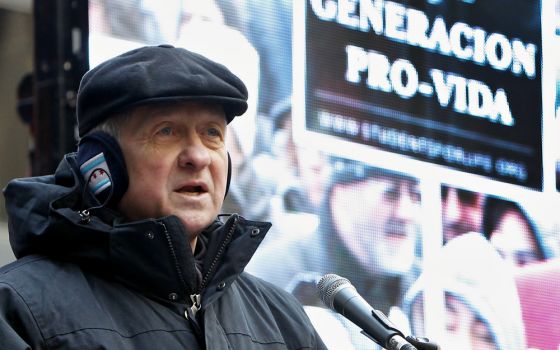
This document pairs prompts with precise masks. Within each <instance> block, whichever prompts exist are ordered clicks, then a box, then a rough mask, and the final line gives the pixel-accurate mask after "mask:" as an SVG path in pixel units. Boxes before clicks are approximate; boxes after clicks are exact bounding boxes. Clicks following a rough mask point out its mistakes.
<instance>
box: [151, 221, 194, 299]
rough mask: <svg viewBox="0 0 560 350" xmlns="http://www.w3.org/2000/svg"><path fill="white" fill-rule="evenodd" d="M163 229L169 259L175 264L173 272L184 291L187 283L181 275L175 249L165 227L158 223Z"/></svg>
mask: <svg viewBox="0 0 560 350" xmlns="http://www.w3.org/2000/svg"><path fill="white" fill-rule="evenodd" d="M158 223H159V224H160V225H161V226H162V227H163V233H164V234H165V239H166V240H167V246H168V247H169V252H170V253H171V257H172V258H173V262H174V263H175V271H176V272H177V275H178V277H179V280H180V281H181V283H182V284H183V287H184V288H185V289H186V286H187V282H186V281H185V278H184V277H183V274H182V273H181V265H180V264H179V259H177V253H175V249H174V248H173V242H172V241H171V235H170V234H169V232H168V231H167V226H165V224H164V223H163V222H158Z"/></svg>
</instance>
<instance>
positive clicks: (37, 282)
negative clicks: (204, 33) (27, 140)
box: [0, 45, 324, 350]
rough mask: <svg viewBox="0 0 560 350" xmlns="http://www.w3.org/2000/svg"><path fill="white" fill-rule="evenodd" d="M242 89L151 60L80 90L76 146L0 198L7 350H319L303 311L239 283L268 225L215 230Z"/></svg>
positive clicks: (179, 61)
mask: <svg viewBox="0 0 560 350" xmlns="http://www.w3.org/2000/svg"><path fill="white" fill-rule="evenodd" d="M246 101H247V90H246V88H245V86H244V84H243V83H242V82H241V81H240V80H239V79H238V78H237V77H236V76H235V75H233V74H232V73H231V72H229V71H228V70H227V69H226V68H225V67H223V66H221V65H219V64H216V63H214V62H213V61H210V60H208V59H207V58H205V57H203V56H201V55H198V54H194V53H192V52H189V51H187V50H184V49H180V48H174V47H171V46H166V45H162V46H153V47H144V48H140V49H136V50H133V51H130V52H127V53H125V54H123V55H120V56H118V57H115V58H113V59H110V60H108V61H106V62H104V63H102V64H100V65H98V66H97V67H95V68H94V69H92V70H91V71H89V72H88V73H86V75H85V76H84V77H83V79H82V82H81V84H80V90H79V92H78V108H77V118H78V126H79V134H80V144H79V148H78V152H77V153H76V154H69V155H66V156H65V158H64V160H62V162H61V163H60V166H59V167H58V169H57V171H56V173H55V174H54V175H52V176H44V177H38V178H31V179H18V180H14V181H12V182H11V183H10V184H8V186H7V187H6V189H5V190H4V195H5V197H6V206H7V209H8V213H9V224H10V241H11V244H12V248H13V250H14V253H15V255H16V257H17V258H18V260H17V261H15V262H14V263H12V264H10V265H7V266H5V267H3V268H2V269H1V270H0V348H2V349H14V350H16V349H203V348H206V349H243V350H246V349H322V348H324V345H323V343H322V341H321V339H320V338H319V336H318V335H317V333H316V332H315V330H314V328H313V327H312V325H311V324H310V322H309V319H308V318H307V316H306V315H305V312H304V311H303V309H302V308H301V306H300V305H299V304H298V303H297V301H296V300H295V299H294V298H293V297H292V296H290V295H289V294H287V293H286V292H283V291H281V290H279V289H278V288H276V287H274V286H272V285H270V284H268V283H266V282H264V281H262V280H260V279H257V278H255V277H253V276H251V275H249V274H247V273H244V272H243V269H244V268H245V265H246V264H247V263H248V261H249V259H250V258H251V256H252V254H253V253H254V251H255V250H256V249H257V246H258V245H259V243H260V242H261V241H262V239H263V238H264V235H265V233H266V231H267V230H268V229H269V227H270V224H269V223H261V222H255V221H249V220H246V219H245V218H243V217H240V216H238V215H235V214H234V215H231V216H227V217H222V218H218V213H219V211H220V207H221V205H222V202H223V199H224V197H225V195H226V193H227V189H228V186H229V168H230V165H229V164H230V162H229V156H228V153H227V151H226V148H225V138H226V130H227V124H228V123H229V122H230V121H231V120H232V119H233V118H234V117H235V116H238V115H241V114H243V113H244V112H245V110H246V109H247V102H246Z"/></svg>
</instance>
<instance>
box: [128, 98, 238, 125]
mask: <svg viewBox="0 0 560 350" xmlns="http://www.w3.org/2000/svg"><path fill="white" fill-rule="evenodd" d="M130 112H131V114H133V115H139V116H141V117H144V118H150V117H157V116H161V115H171V114H174V113H177V112H181V113H184V114H185V117H188V116H189V114H192V113H197V112H209V113H211V114H216V115H219V116H222V117H223V119H224V122H226V123H227V120H226V115H225V112H224V108H223V107H222V106H221V105H219V104H216V103H208V102H198V101H177V102H167V103H154V104H146V105H141V106H138V107H135V108H133V109H132V110H131V111H130Z"/></svg>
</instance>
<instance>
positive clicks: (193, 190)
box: [177, 186, 206, 196]
mask: <svg viewBox="0 0 560 350" xmlns="http://www.w3.org/2000/svg"><path fill="white" fill-rule="evenodd" d="M177 192H179V193H183V194H188V195H193V196H195V195H199V194H202V193H205V192H206V190H205V189H204V188H203V187H202V186H184V187H181V188H179V189H178V190H177Z"/></svg>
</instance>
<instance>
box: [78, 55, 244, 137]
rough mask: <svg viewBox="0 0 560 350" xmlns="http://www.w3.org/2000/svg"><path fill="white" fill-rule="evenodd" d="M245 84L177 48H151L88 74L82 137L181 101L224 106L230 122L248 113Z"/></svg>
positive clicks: (81, 93)
mask: <svg viewBox="0 0 560 350" xmlns="http://www.w3.org/2000/svg"><path fill="white" fill-rule="evenodd" d="M247 97H248V94H247V88H246V87H245V84H243V82H242V81H241V80H240V79H239V78H238V77H237V76H236V75H234V74H233V73H231V72H230V71H229V70H228V69H227V68H226V67H225V66H223V65H221V64H218V63H216V62H214V61H211V60H209V59H208V58H206V57H204V56H202V55H199V54H197V53H194V52H191V51H188V50H185V49H182V48H176V47H173V46H171V45H160V46H146V47H142V48H139V49H135V50H132V51H129V52H126V53H124V54H122V55H119V56H117V57H114V58H111V59H109V60H107V61H105V62H103V63H101V64H99V65H98V66H96V67H95V68H93V69H91V70H90V71H88V72H87V73H86V74H84V76H83V78H82V81H81V82H80V88H79V90H78V103H77V118H78V129H79V134H80V137H82V136H84V135H85V134H86V133H87V132H88V131H90V130H91V129H92V128H94V127H95V126H97V125H98V124H99V123H101V122H103V121H105V120H106V119H107V118H109V117H111V116H112V115H113V114H114V113H118V112H121V111H124V110H126V109H129V108H131V107H135V106H140V105H146V104H152V103H160V102H180V101H200V102H210V103H217V104H220V105H222V106H223V108H224V111H225V114H226V118H227V122H228V123H229V122H231V121H232V119H233V118H234V117H235V116H239V115H241V114H243V113H245V111H246V110H247Z"/></svg>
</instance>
